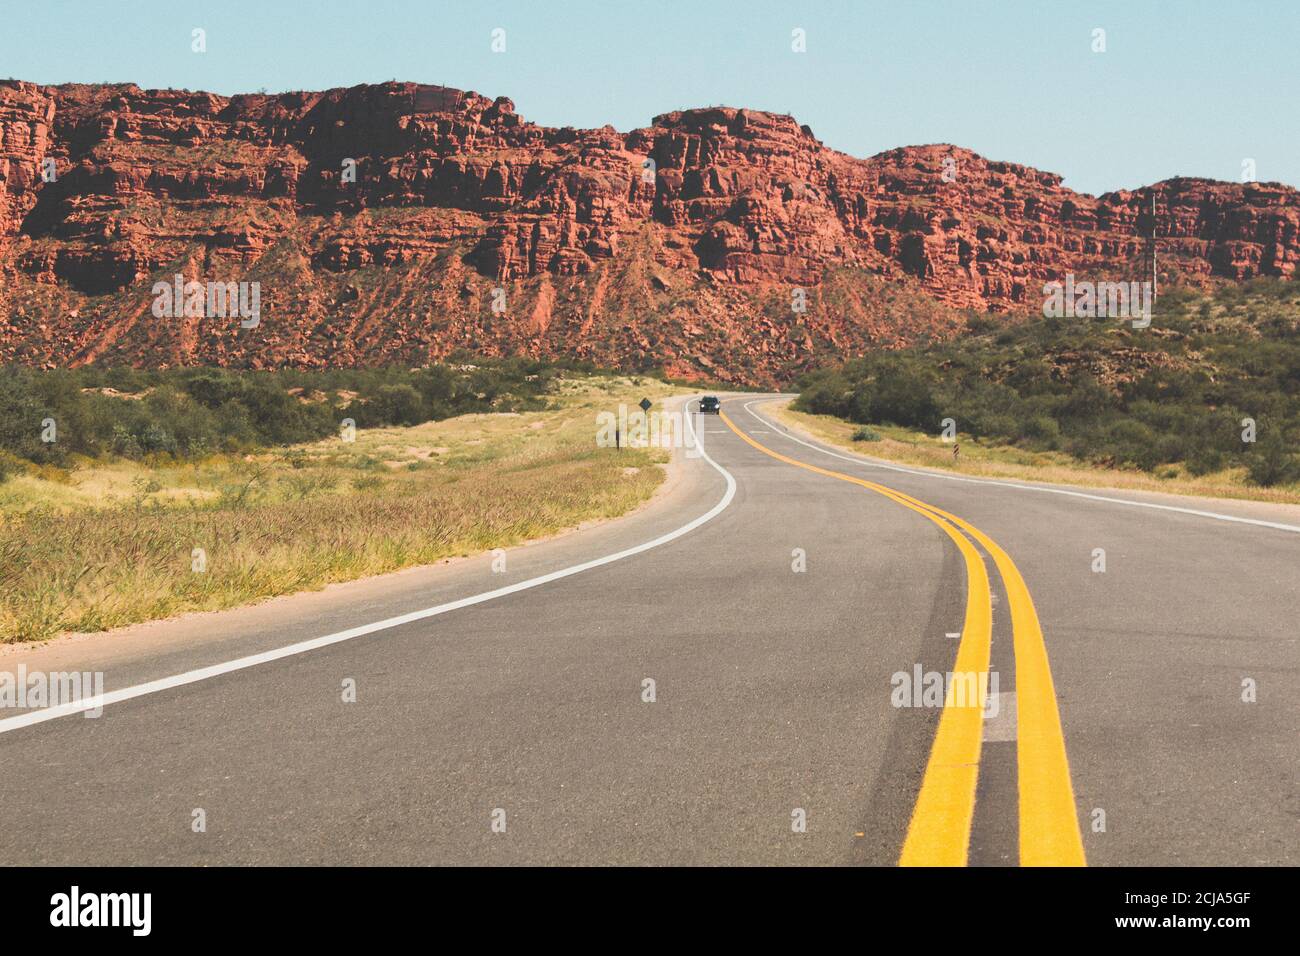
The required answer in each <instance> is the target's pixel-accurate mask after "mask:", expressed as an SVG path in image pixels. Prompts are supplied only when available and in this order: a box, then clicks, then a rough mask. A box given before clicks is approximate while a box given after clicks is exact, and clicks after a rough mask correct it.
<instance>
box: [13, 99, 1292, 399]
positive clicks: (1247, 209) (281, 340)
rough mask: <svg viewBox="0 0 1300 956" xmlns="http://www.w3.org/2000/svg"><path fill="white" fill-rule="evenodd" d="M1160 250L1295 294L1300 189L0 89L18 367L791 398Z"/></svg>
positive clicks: (1206, 279) (1133, 271)
mask: <svg viewBox="0 0 1300 956" xmlns="http://www.w3.org/2000/svg"><path fill="white" fill-rule="evenodd" d="M46 160H53V164H52V165H44V163H45V161H46ZM43 171H44V172H45V173H46V175H45V176H44V177H43V176H42V172H43ZM353 172H355V181H350V180H351V179H352V174H353ZM51 173H52V175H51ZM53 177H57V178H53ZM47 179H49V180H50V181H46V180H47ZM1153 200H1154V205H1155V215H1154V217H1153V216H1152V215H1151V209H1152V203H1153ZM1153 229H1154V230H1155V232H1156V235H1157V237H1158V238H1157V242H1158V259H1159V263H1160V270H1161V276H1162V281H1165V282H1168V283H1173V282H1179V283H1190V284H1194V285H1204V286H1209V285H1215V284H1221V283H1225V282H1240V281H1244V280H1248V279H1251V278H1254V277H1257V276H1276V277H1290V276H1292V275H1293V274H1294V271H1295V267H1296V263H1297V260H1298V259H1300V194H1297V192H1296V191H1295V190H1293V189H1291V188H1289V187H1286V186H1282V185H1278V184H1267V183H1248V184H1231V183H1221V182H1211V181H1207V180H1201V179H1173V180H1169V181H1167V182H1162V183H1158V184H1156V185H1154V186H1151V187H1147V188H1144V189H1138V190H1135V191H1132V192H1128V191H1125V192H1115V193H1108V194H1106V195H1104V196H1101V197H1098V198H1094V197H1091V196H1087V195H1083V194H1079V193H1075V192H1073V191H1071V190H1069V189H1066V188H1064V187H1063V186H1062V185H1061V179H1060V177H1059V176H1056V175H1054V174H1052V173H1046V172H1040V171H1038V170H1035V169H1032V168H1030V167H1027V166H1021V165H1016V164H1014V163H1008V162H995V161H991V160H987V159H984V158H983V157H980V156H978V155H976V154H974V153H972V152H970V151H969V150H965V149H961V148H958V147H955V146H947V145H930V146H915V147H905V148H900V149H895V150H891V151H889V152H886V153H882V154H880V155H878V156H874V157H871V158H869V159H856V158H853V157H850V156H847V155H844V154H842V153H839V152H836V151H834V150H831V149H828V148H826V147H825V146H823V145H822V144H821V143H820V142H819V141H818V140H817V139H816V138H815V137H814V135H813V133H812V131H811V130H809V129H808V128H807V127H806V126H802V127H801V126H800V125H799V124H798V123H797V122H796V121H795V120H794V119H792V118H791V117H788V116H780V115H775V114H771V113H764V112H759V111H754V110H745V109H735V108H729V107H710V108H704V109H693V110H685V111H679V112H671V113H666V114H664V115H662V116H658V117H655V118H654V121H653V123H652V125H650V126H648V127H646V128H644V129H638V130H633V131H631V132H628V133H620V132H618V131H616V130H614V129H612V128H610V127H605V128H603V129H597V130H577V129H569V128H564V129H551V128H547V127H542V126H537V125H535V124H533V123H529V122H527V121H526V120H524V119H523V118H522V117H521V116H519V115H518V114H517V113H516V112H515V109H514V105H513V104H512V103H511V101H510V100H508V99H506V98H505V97H498V98H497V99H494V100H492V99H488V98H486V97H484V96H480V95H478V94H476V93H465V92H461V91H458V90H453V89H448V88H444V87H432V86H420V85H416V84H410V83H386V84H382V85H377V86H359V87H353V88H350V89H335V90H329V91H326V92H318V93H286V94H280V95H275V96H268V95H255V94H250V95H241V96H235V97H230V98H227V97H222V96H216V95H213V94H209V93H201V92H186V91H176V90H141V89H139V88H137V87H135V86H132V85H105V86H85V85H68V86H55V87H49V86H38V85H35V84H31V83H26V82H21V81H14V80H10V81H2V82H0V280H2V282H0V362H16V363H22V364H28V365H40V366H47V365H55V366H63V365H72V364H85V363H90V362H100V363H131V364H136V365H143V366H165V365H175V364H217V365H239V366H252V367H279V366H285V365H291V366H299V367H324V366H339V365H344V366H351V365H378V364H392V363H402V364H408V363H409V364H412V365H417V364H423V363H426V362H429V361H431V360H434V359H437V358H440V357H442V356H445V355H447V354H449V353H450V352H451V351H452V350H455V349H472V350H474V351H477V352H481V353H486V354H522V355H527V356H533V357H541V358H546V357H552V356H561V355H563V356H573V357H578V358H582V359H587V360H591V361H594V362H597V363H599V364H602V365H606V366H619V367H623V368H636V369H652V368H661V369H663V370H664V371H665V372H666V373H667V374H669V375H674V376H680V377H687V378H689V377H708V378H710V379H714V380H722V381H731V382H736V383H750V384H773V383H782V382H788V381H790V380H791V379H792V378H793V377H794V376H796V375H797V374H799V373H800V372H803V371H806V370H808V369H810V368H814V367H817V366H819V365H823V364H825V363H827V362H829V361H835V360H838V359H841V358H844V357H846V356H852V355H857V354H862V353H864V352H868V351H872V350H876V349H880V348H894V347H898V346H902V345H907V344H910V343H915V342H918V341H927V340H931V339H945V338H949V337H951V336H953V335H956V334H959V333H960V332H961V331H962V330H963V329H964V328H966V319H967V312H969V311H971V310H974V311H976V312H985V311H992V312H997V313H1032V312H1035V311H1037V310H1038V309H1039V307H1040V306H1041V304H1042V286H1043V284H1044V283H1045V282H1048V281H1052V280H1061V279H1063V278H1064V276H1065V274H1066V273H1070V272H1073V273H1075V274H1077V275H1079V276H1081V277H1095V278H1099V279H1105V280H1109V281H1126V280H1138V279H1143V278H1145V277H1147V276H1148V275H1149V273H1150V241H1151V240H1150V238H1149V237H1150V236H1151V234H1152V231H1153ZM178 273H179V274H182V275H183V276H184V277H185V279H187V280H198V281H203V282H207V281H219V282H237V281H249V282H253V281H256V282H258V283H259V284H260V290H261V299H260V301H261V320H260V322H259V324H258V325H257V326H256V327H255V328H240V325H239V323H238V322H231V321H228V320H227V319H220V318H206V317H204V318H197V317H190V318H156V317H155V316H154V314H153V313H152V311H151V306H152V304H153V300H154V296H153V293H152V291H151V290H152V287H153V285H154V283H155V282H160V281H161V282H171V281H172V280H173V278H174V276H175V275H176V274H178ZM496 289H500V290H501V293H499V294H497V293H495V292H494V290H496ZM800 290H802V296H803V298H802V299H800V298H799V296H800V295H801V293H800ZM796 303H798V304H803V305H804V306H805V310H804V311H797V310H796V309H795V308H793V307H792V305H793V304H796ZM494 306H495V308H494Z"/></svg>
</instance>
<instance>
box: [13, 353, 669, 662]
mask: <svg viewBox="0 0 1300 956" xmlns="http://www.w3.org/2000/svg"><path fill="white" fill-rule="evenodd" d="M677 391H679V390H677V389H673V388H671V387H670V386H667V385H664V384H663V383H660V382H655V381H653V380H648V379H629V378H610V377H602V378H574V379H571V380H566V381H563V382H560V383H558V386H557V389H556V391H555V393H554V394H553V396H552V399H551V401H550V403H549V406H550V407H548V408H547V409H546V410H544V411H536V412H523V413H495V414H492V413H488V414H471V415H462V416H459V417H457V418H450V419H446V420H443V421H438V422H428V423H425V424H423V425H416V426H412V427H388V428H375V429H360V430H358V431H357V434H356V440H355V441H354V442H343V441H341V440H340V439H338V438H331V439H326V440H324V441H319V442H312V443H307V444H300V445H294V446H289V447H287V448H281V449H275V450H267V451H261V452H256V453H252V454H245V455H213V456H209V457H206V458H203V459H199V460H194V461H189V462H183V463H170V464H166V465H159V464H153V465H150V464H145V463H142V462H134V461H128V460H122V459H115V460H109V461H104V462H100V461H89V462H83V463H81V464H80V466H79V467H78V468H76V469H75V470H73V471H72V472H71V473H63V472H59V473H57V474H54V475H53V476H51V477H46V476H43V475H41V474H24V475H21V476H18V477H15V478H12V479H11V480H10V481H9V482H7V483H6V484H4V485H3V486H0V592H2V593H3V600H2V601H0V641H3V642H15V641H30V640H41V639H46V638H50V637H53V636H55V635H57V634H59V633H61V632H65V631H95V630H103V629H106V628H111V627H118V626H122V625H125V624H130V623H135V622H139V621H145V620H152V619H157V618H161V617H166V616H169V615H172V614H176V613H179V612H182V611H196V610H217V609H221V608H228V607H233V606H236V605H239V604H245V603H248V602H250V601H255V600H259V599H263V598H268V597H272V596H275V595H280V594H288V593H292V592H295V591H302V590H310V589H316V588H320V587H323V586H325V585H326V584H329V583H332V582H337V581H346V580H352V579H355V578H360V577H365V576H368V575H373V574H382V573H384V572H388V571H394V570H397V569H400V568H404V567H411V566H415V565H420V564H428V563H431V562H434V561H437V560H439V559H442V558H446V557H450V556H455V555H463V554H471V553H477V552H482V551H485V550H490V549H493V548H497V547H508V546H510V545H513V544H518V543H520V542H522V541H525V540H529V539H532V538H537V537H542V536H545V535H549V534H554V533H556V532H559V531H562V530H565V529H567V528H571V527H574V526H575V525H577V524H579V523H581V522H584V521H590V520H598V519H605V518H612V517H616V516H618V515H620V514H623V513H625V512H627V511H629V510H631V509H632V508H634V507H636V506H637V505H638V504H640V503H641V502H643V501H645V500H646V499H647V498H649V497H650V495H651V494H652V493H653V492H654V489H655V488H656V487H657V486H658V485H659V484H660V483H661V482H662V480H663V474H664V473H663V469H662V468H661V467H658V465H659V463H662V462H664V461H666V460H667V457H668V454H667V452H664V451H658V450H648V449H647V450H641V449H624V450H623V451H621V452H619V451H614V450H612V449H605V448H597V447H596V444H595V435H596V425H595V416H596V413H597V412H599V411H604V410H610V411H612V410H614V409H616V408H617V406H618V403H619V402H626V403H627V404H628V405H629V406H633V405H634V404H635V403H636V402H637V401H639V400H640V398H641V397H642V396H645V395H648V396H649V397H651V398H653V399H655V400H659V399H661V398H664V397H667V396H669V395H671V394H674V393H676V392H677ZM195 549H201V551H202V555H201V558H196V555H197V552H196V550H195ZM196 560H198V561H199V563H201V564H202V565H203V570H201V571H199V570H195V567H196Z"/></svg>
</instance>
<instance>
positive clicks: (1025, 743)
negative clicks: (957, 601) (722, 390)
mask: <svg viewBox="0 0 1300 956" xmlns="http://www.w3.org/2000/svg"><path fill="white" fill-rule="evenodd" d="M745 409H746V410H747V411H749V412H750V414H752V415H754V417H756V418H757V417H758V416H757V415H756V414H755V413H754V412H753V410H752V409H750V408H749V405H746V406H745ZM722 420H723V421H724V422H726V424H727V426H728V427H729V428H731V429H732V431H734V432H735V433H736V434H737V435H739V436H740V437H741V438H742V439H744V440H745V441H746V442H748V443H749V444H750V445H752V446H753V447H754V448H756V449H758V450H759V451H761V452H763V453H764V454H766V455H769V456H771V457H773V458H776V459H778V460H780V461H784V462H786V463H788V464H791V465H795V466H796V467H799V468H804V469H807V470H809V471H813V472H817V473H818V474H822V475H826V476H828V477H832V478H838V479H840V480H841V481H848V482H851V483H853V484H857V485H861V486H862V487H864V488H868V489H870V490H872V491H875V492H877V493H879V494H882V495H884V496H885V497H887V498H890V499H892V500H894V501H896V502H898V503H899V504H902V505H904V506H905V507H908V508H911V509H912V510H914V511H919V512H920V513H922V514H924V515H926V517H928V518H930V519H931V520H932V521H934V522H935V523H936V524H938V525H939V526H940V527H941V528H943V529H944V530H945V531H946V532H947V533H948V534H949V536H950V537H953V538H954V540H956V541H958V542H959V544H958V547H959V548H960V549H961V551H962V555H963V557H966V559H967V560H966V565H967V612H968V614H969V613H970V601H971V600H972V595H973V594H974V593H975V591H976V588H978V589H979V592H980V602H981V604H982V605H983V607H986V608H988V611H987V614H988V623H986V624H983V627H984V628H985V630H984V632H983V635H982V638H983V644H984V646H983V647H982V648H980V649H979V650H978V651H976V650H974V649H972V650H971V653H970V654H969V655H967V658H966V659H965V660H963V655H964V654H966V653H967V650H968V638H969V636H970V632H971V631H970V627H969V626H967V627H966V628H964V629H963V638H962V643H961V644H960V645H959V646H958V649H957V663H956V664H955V665H954V670H955V671H958V672H966V671H965V670H964V669H965V668H969V669H970V670H971V671H973V672H975V673H987V671H988V661H989V643H990V639H989V637H988V636H987V635H989V634H990V633H991V630H992V623H991V622H992V610H991V604H992V593H991V589H990V588H989V586H988V577H987V573H986V572H985V570H984V563H983V561H982V560H981V559H980V558H979V555H978V552H976V551H975V549H974V547H973V546H972V545H971V543H970V542H969V541H968V540H967V539H966V537H965V536H964V535H961V534H958V533H957V532H956V530H954V529H960V530H961V531H964V532H965V533H966V534H967V535H970V536H971V537H972V538H974V539H975V541H977V542H978V543H979V544H980V545H981V546H983V548H984V549H985V551H987V552H988V554H989V555H990V556H991V557H992V558H993V561H994V563H995V565H996V566H997V569H998V572H999V574H1000V575H1001V577H1002V582H1003V585H1004V587H1005V588H1006V591H1007V601H1008V603H1009V604H1010V606H1011V627H1012V642H1013V645H1014V650H1015V659H1016V687H1017V692H1018V695H1019V698H1018V701H1017V719H1016V731H1017V736H1018V743H1017V747H1016V755H1017V771H1018V781H1019V805H1020V862H1021V865H1024V866H1043V865H1049V866H1082V865H1084V863H1085V859H1084V853H1083V838H1082V836H1081V834H1080V832H1079V821H1078V816H1077V814H1076V811H1075V805H1074V790H1073V787H1072V786H1071V783H1070V768H1069V763H1068V761H1067V759H1066V753H1065V737H1064V733H1063V731H1062V729H1061V719H1060V714H1059V712H1058V711H1057V707H1056V691H1055V688H1054V685H1053V683H1052V674H1051V668H1050V666H1049V664H1048V660H1047V646H1046V644H1045V642H1044V641H1043V633H1042V628H1041V627H1040V625H1039V622H1038V614H1037V612H1036V611H1035V610H1034V605H1033V601H1032V600H1031V599H1030V596H1029V589H1028V587H1027V586H1026V585H1025V582H1024V578H1022V577H1021V575H1020V571H1019V569H1017V568H1016V566H1015V563H1014V562H1013V561H1012V560H1011V558H1010V557H1009V556H1008V555H1007V553H1006V552H1005V551H1003V550H1002V549H1001V548H1000V547H999V546H998V545H997V544H996V543H995V542H994V541H993V540H992V539H991V538H989V537H988V535H986V534H984V533H983V532H982V531H980V530H979V529H978V528H976V527H974V526H973V525H971V524H970V523H968V522H966V521H965V520H963V519H961V518H958V517H957V516H955V515H952V514H949V513H948V512H946V511H944V510H942V509H940V508H936V507H935V506H934V505H931V504H928V503H926V502H923V501H920V500H919V499H917V498H913V497H912V496H910V495H907V494H904V493H903V492H901V491H897V490H895V489H893V488H888V487H886V486H884V485H879V484H876V483H875V482H872V481H867V480H866V479H863V478H857V477H854V476H852V475H846V474H843V473H842V472H838V471H830V470H829V469H825V468H820V467H818V466H817V465H810V464H808V463H807V462H803V461H799V460H798V459H796V458H790V457H788V456H786V455H782V454H781V453H780V452H777V451H773V450H772V449H770V448H768V447H766V446H765V445H761V444H759V443H758V442H757V441H755V440H754V439H752V438H750V437H749V436H748V435H746V434H745V433H744V432H742V431H741V430H740V429H739V428H738V427H737V426H736V424H735V423H734V422H733V421H732V420H731V419H730V418H729V417H728V416H727V415H726V414H725V413H724V414H723V415H722ZM760 421H761V419H760ZM786 437H788V438H791V439H792V440H793V441H796V442H799V444H803V445H807V444H808V443H807V442H803V441H801V440H800V439H798V438H795V437H794V436H793V435H786ZM808 447H810V448H814V449H816V450H818V451H823V450H824V449H817V446H815V445H809V446H808ZM828 454H833V453H830V452H828ZM836 457H843V456H836ZM848 460H850V461H852V460H854V459H848ZM971 555H973V556H974V559H975V562H976V564H977V566H978V569H979V570H978V572H976V570H975V568H973V567H972V563H971V557H970V556H971ZM976 653H978V654H979V657H980V658H981V659H982V666H979V667H974V666H972V664H971V661H972V660H974V659H975V655H976ZM950 709H952V710H955V712H957V713H962V712H963V711H969V712H970V713H971V715H972V716H973V717H974V721H973V723H974V725H975V729H974V730H972V729H971V728H970V727H968V726H967V725H966V723H965V722H963V723H961V724H958V725H956V726H957V730H955V731H953V733H952V734H950V737H956V738H959V739H958V741H957V742H956V743H954V742H953V741H952V740H950V739H944V740H943V741H942V745H943V747H942V751H943V752H942V758H943V760H944V762H945V764H946V761H947V760H949V759H951V757H952V756H953V755H954V754H956V753H965V754H970V753H971V752H972V751H973V752H974V754H975V758H976V767H975V768H974V769H973V770H972V773H971V776H970V779H971V781H974V780H975V777H976V774H977V773H978V757H979V742H980V741H981V740H982V739H983V726H982V714H981V711H980V710H979V709H978V708H950V707H949V706H948V702H945V706H944V712H943V714H942V715H941V717H940V728H939V732H936V734H935V743H934V747H933V749H932V750H931V753H930V763H929V764H927V766H926V774H925V779H924V780H923V782H922V786H921V794H920V795H919V796H918V798H917V805H916V809H915V810H914V811H913V814H912V823H911V826H910V827H909V828H908V839H907V841H906V842H905V843H904V848H903V855H902V857H900V859H899V862H900V864H903V865H907V864H910V863H914V862H917V861H918V860H923V861H924V862H923V864H922V865H942V864H940V863H938V862H937V859H938V858H940V857H942V858H944V859H948V860H951V859H955V853H954V851H953V848H952V847H951V846H949V847H947V848H944V847H939V846H933V845H931V844H930V843H928V842H924V843H923V842H918V843H917V844H916V851H915V852H912V847H913V839H912V834H913V831H918V841H919V840H920V838H922V837H923V838H924V839H925V840H926V841H928V840H930V839H948V840H953V839H956V838H957V837H958V835H959V834H960V833H961V832H962V831H961V827H960V826H959V824H960V818H961V816H962V815H964V814H965V813H966V812H967V810H966V807H965V802H966V800H967V799H969V802H970V808H969V813H970V815H971V816H973V811H974V790H973V783H972V789H971V791H970V793H969V798H968V797H967V793H966V789H965V783H966V781H965V780H964V779H961V778H959V777H957V776H955V775H952V774H950V773H941V772H939V769H940V768H938V767H936V766H935V761H936V756H937V755H939V754H940V749H941V739H940V738H941V732H942V731H943V730H944V719H945V718H946V717H947V716H948V713H949V711H950ZM972 733H973V734H974V735H975V737H976V741H975V743H974V745H973V746H972V744H971V743H970V741H969V740H968V739H967V737H968V736H969V735H970V734H972ZM932 768H933V769H935V770H936V774H935V776H934V782H935V785H936V787H945V788H947V789H946V790H944V791H943V792H942V794H941V795H938V794H936V795H934V796H932V797H927V795H926V788H927V785H928V784H929V783H930V782H931V770H932ZM946 769H947V770H949V771H951V770H952V769H954V768H950V767H948V768H946ZM923 800H924V804H925V805H924V806H923ZM945 819H946V820H947V822H946V823H943V824H940V822H939V821H940V820H945ZM964 833H965V837H966V839H964V840H962V842H961V846H960V858H961V863H964V862H965V860H966V853H967V848H968V844H969V833H970V829H969V818H967V820H966V825H965V830H964ZM945 850H946V852H945ZM948 865H960V864H952V863H949V864H948Z"/></svg>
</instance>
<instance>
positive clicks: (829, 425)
mask: <svg viewBox="0 0 1300 956" xmlns="http://www.w3.org/2000/svg"><path fill="white" fill-rule="evenodd" d="M766 410H767V411H768V412H770V413H772V415H773V417H774V418H776V419H777V420H778V421H780V422H782V423H784V424H785V425H787V426H790V427H792V428H796V429H803V430H804V431H805V432H808V433H809V434H811V435H813V436H814V437H815V438H818V439H820V440H822V441H824V442H826V443H827V444H830V445H837V446H839V447H841V448H845V449H847V450H849V451H853V452H857V453H858V454H860V455H868V456H870V457H872V458H880V459H882V460H884V461H891V462H896V463H898V464H904V465H919V466H921V467H924V468H935V469H939V470H942V471H950V472H954V473H958V474H963V475H974V476H979V477H985V478H1009V479H1012V480H1017V481H1040V482H1046V483H1051V484H1069V485H1084V486H1087V487H1094V488H1116V489H1121V490H1127V491H1157V492H1164V493H1166V494H1176V495H1196V496H1201V497H1208V498H1237V499H1241V500H1246V501H1266V502H1271V503H1274V504H1300V489H1297V488H1296V487H1294V486H1291V487H1287V486H1279V487H1272V488H1261V487H1258V486H1255V485H1250V484H1248V483H1247V482H1246V469H1245V468H1230V469H1224V470H1222V471H1218V472H1214V473H1211V474H1206V475H1192V474H1189V473H1188V471H1187V470H1186V469H1185V468H1183V467H1181V466H1179V465H1169V466H1166V467H1164V468H1161V469H1160V470H1159V471H1157V472H1155V473H1152V472H1147V471H1141V470H1138V469H1136V468H1133V469H1124V468H1102V467H1098V466H1094V465H1088V464H1086V463H1083V462H1080V461H1079V460H1077V459H1075V458H1073V457H1072V456H1070V455H1067V454H1065V453H1064V452H1047V451H1032V450H1028V449H1024V448H1017V447H1016V446H1014V445H1010V444H1008V443H1005V442H1000V441H997V440H989V439H983V438H972V437H970V436H969V435H959V436H958V438H957V444H959V445H960V446H961V449H960V458H959V459H958V460H957V461H954V460H953V456H952V445H951V444H950V443H947V442H944V441H943V440H942V439H940V438H939V437H938V436H935V435H928V434H925V433H923V432H918V431H914V430H912V429H910V428H900V427H897V426H894V425H870V426H862V425H858V424H855V423H853V422H849V421H845V420H844V419H842V418H837V417H835V416H833V415H813V414H809V413H807V412H798V411H794V410H793V409H791V408H790V406H789V402H788V401H784V402H779V403H775V404H769V405H767V406H766ZM860 430H865V431H867V432H870V433H874V434H875V435H876V436H878V439H879V440H876V441H861V440H858V441H855V440H854V438H853V436H854V435H855V434H857V433H859V431H860Z"/></svg>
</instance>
